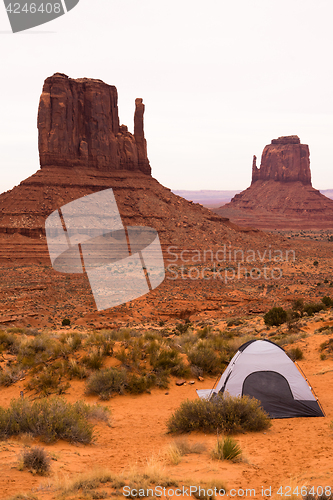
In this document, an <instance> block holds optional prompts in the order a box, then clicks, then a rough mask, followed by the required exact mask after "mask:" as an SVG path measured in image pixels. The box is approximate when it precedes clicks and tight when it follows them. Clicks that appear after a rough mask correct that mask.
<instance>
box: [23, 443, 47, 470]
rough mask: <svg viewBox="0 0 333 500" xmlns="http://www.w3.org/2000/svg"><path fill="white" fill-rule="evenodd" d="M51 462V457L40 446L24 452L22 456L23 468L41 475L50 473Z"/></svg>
mask: <svg viewBox="0 0 333 500" xmlns="http://www.w3.org/2000/svg"><path fill="white" fill-rule="evenodd" d="M50 462H51V460H50V457H49V455H48V454H47V453H46V451H45V450H44V448H39V447H38V446H35V447H34V448H31V449H28V450H24V452H23V454H22V465H23V467H24V468H25V469H29V470H32V471H35V472H36V473H37V474H40V475H44V474H47V473H48V472H49V471H50Z"/></svg>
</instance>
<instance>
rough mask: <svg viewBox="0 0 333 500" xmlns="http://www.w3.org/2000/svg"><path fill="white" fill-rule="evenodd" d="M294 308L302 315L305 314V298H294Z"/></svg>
mask: <svg viewBox="0 0 333 500" xmlns="http://www.w3.org/2000/svg"><path fill="white" fill-rule="evenodd" d="M292 310H293V311H296V312H298V313H299V314H300V315H301V316H303V313H304V300H303V299H297V300H294V302H293V305H292Z"/></svg>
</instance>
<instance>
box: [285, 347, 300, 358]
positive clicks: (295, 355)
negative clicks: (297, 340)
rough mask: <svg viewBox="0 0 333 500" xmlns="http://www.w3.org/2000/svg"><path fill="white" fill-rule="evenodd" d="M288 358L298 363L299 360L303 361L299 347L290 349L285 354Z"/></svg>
mask: <svg viewBox="0 0 333 500" xmlns="http://www.w3.org/2000/svg"><path fill="white" fill-rule="evenodd" d="M287 354H288V356H289V358H290V359H292V360H293V361H298V360H299V359H303V357H304V356H303V352H302V350H301V349H300V348H299V347H294V348H292V349H290V350H289V351H288V352H287Z"/></svg>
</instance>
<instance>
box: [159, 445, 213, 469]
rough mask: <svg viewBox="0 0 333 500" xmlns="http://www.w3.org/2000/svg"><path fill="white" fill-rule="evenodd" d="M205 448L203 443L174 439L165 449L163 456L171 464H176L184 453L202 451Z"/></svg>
mask: <svg viewBox="0 0 333 500" xmlns="http://www.w3.org/2000/svg"><path fill="white" fill-rule="evenodd" d="M205 450H206V445H205V444H204V443H191V442H190V441H189V440H188V439H175V440H174V441H172V442H171V443H170V444H169V445H168V446H167V448H166V450H165V453H164V455H165V458H166V459H167V461H168V462H169V463H171V464H172V465H178V464H179V463H180V462H181V460H182V457H183V456H184V455H189V454H191V453H198V454H200V453H203V452H204V451H205Z"/></svg>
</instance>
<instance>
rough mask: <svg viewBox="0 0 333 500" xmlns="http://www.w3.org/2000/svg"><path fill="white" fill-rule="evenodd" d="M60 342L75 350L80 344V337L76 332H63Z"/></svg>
mask: <svg viewBox="0 0 333 500" xmlns="http://www.w3.org/2000/svg"><path fill="white" fill-rule="evenodd" d="M59 340H60V342H61V343H62V344H64V345H66V346H68V347H69V349H70V351H71V352H73V351H76V350H77V349H78V348H79V347H80V346H81V344H82V337H81V335H79V334H78V333H76V332H75V333H63V334H62V335H61V336H60V338H59Z"/></svg>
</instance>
